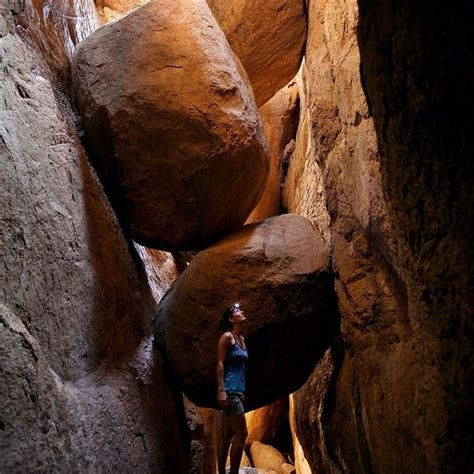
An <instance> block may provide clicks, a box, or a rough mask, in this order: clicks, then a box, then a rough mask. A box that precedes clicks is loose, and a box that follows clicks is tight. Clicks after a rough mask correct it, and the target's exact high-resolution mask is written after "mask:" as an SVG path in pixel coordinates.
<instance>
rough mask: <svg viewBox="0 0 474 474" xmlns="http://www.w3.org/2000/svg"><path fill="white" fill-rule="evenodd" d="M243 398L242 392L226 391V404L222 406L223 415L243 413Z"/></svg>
mask: <svg viewBox="0 0 474 474" xmlns="http://www.w3.org/2000/svg"><path fill="white" fill-rule="evenodd" d="M243 398H244V395H243V393H235V392H228V393H227V405H226V406H225V408H224V413H225V415H226V416H236V415H241V414H242V413H245V409H244V404H243V402H242V399H243Z"/></svg>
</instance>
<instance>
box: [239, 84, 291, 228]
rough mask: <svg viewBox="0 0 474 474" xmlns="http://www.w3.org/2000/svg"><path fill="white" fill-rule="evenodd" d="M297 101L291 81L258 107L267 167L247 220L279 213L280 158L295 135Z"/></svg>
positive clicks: (248, 221) (259, 218)
mask: <svg viewBox="0 0 474 474" xmlns="http://www.w3.org/2000/svg"><path fill="white" fill-rule="evenodd" d="M298 105H299V98H298V87H297V85H296V82H293V81H292V82H290V83H289V84H287V85H286V86H285V87H283V89H281V90H279V91H278V92H277V93H276V94H275V95H274V96H273V97H272V98H271V99H270V100H269V101H268V102H267V103H266V104H265V105H263V106H262V107H260V109H259V110H260V115H261V117H262V123H263V129H264V130H265V134H266V136H267V139H268V147H269V152H270V170H269V172H268V177H267V181H266V183H265V188H264V190H263V192H262V195H261V197H260V200H259V201H258V203H257V205H256V206H255V209H254V210H253V211H252V213H251V214H250V216H249V217H248V219H247V222H246V223H247V224H252V223H254V222H261V221H263V220H264V219H266V218H267V217H271V216H275V215H277V214H279V213H280V210H281V186H282V177H283V160H284V158H285V153H287V151H288V147H287V145H288V144H289V142H290V141H291V140H292V139H293V138H294V137H295V136H296V129H297V127H298V115H299V107H298Z"/></svg>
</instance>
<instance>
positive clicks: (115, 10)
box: [95, 0, 150, 23]
mask: <svg viewBox="0 0 474 474" xmlns="http://www.w3.org/2000/svg"><path fill="white" fill-rule="evenodd" d="M149 1H150V0H95V6H96V8H97V12H98V14H99V17H100V20H101V22H102V23H108V22H109V21H114V20H117V19H118V18H120V17H121V16H123V15H125V14H126V13H128V12H129V11H130V10H133V9H134V8H138V7H139V6H140V5H143V4H144V3H148V2H149Z"/></svg>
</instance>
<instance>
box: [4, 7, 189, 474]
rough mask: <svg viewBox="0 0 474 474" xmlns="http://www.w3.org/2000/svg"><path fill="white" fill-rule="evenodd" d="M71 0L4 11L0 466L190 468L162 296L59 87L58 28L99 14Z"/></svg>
mask: <svg viewBox="0 0 474 474" xmlns="http://www.w3.org/2000/svg"><path fill="white" fill-rule="evenodd" d="M8 3H10V6H12V8H11V9H5V10H3V7H4V5H5V4H7V5H8ZM64 3H66V2H59V1H58V2H50V1H45V2H44V3H43V4H42V5H40V2H35V5H34V8H35V11H37V12H41V13H43V14H45V15H46V13H47V12H48V11H49V15H47V17H48V18H46V21H42V20H41V17H38V18H37V17H36V16H34V17H33V18H34V19H32V20H31V23H28V24H24V23H23V21H24V18H25V15H26V13H25V11H21V8H25V10H28V12H31V11H32V10H31V9H32V8H33V6H32V4H31V3H30V2H29V1H25V2H3V3H2V5H1V7H0V8H2V12H1V13H2V14H1V15H0V29H1V30H2V38H1V40H0V56H1V57H2V71H1V73H0V74H1V76H2V77H1V82H2V100H1V101H0V116H1V117H2V120H0V132H1V136H2V140H0V154H1V156H2V167H1V169H0V175H1V176H0V187H1V189H2V205H1V206H0V221H1V224H0V225H1V228H2V232H1V234H0V247H1V248H2V289H1V300H2V301H1V302H0V387H1V388H0V406H1V413H0V419H1V421H0V425H1V442H0V444H1V455H0V459H1V461H0V464H1V468H0V470H2V471H5V472H74V471H77V472H106V471H114V472H129V471H131V470H137V471H140V472H150V471H153V472H179V471H181V472H185V471H186V468H187V451H188V446H187V445H186V438H184V437H181V436H182V429H181V428H182V426H180V419H181V416H182V409H181V407H180V405H179V403H177V400H176V397H175V393H174V392H173V390H172V389H171V388H170V387H171V384H170V381H169V380H168V379H167V377H166V375H165V371H164V368H163V363H162V360H161V359H160V357H159V356H158V355H157V353H156V352H155V351H153V346H152V338H151V317H152V314H153V311H154V308H155V305H156V303H155V301H154V299H153V297H152V294H151V291H150V288H149V286H148V284H147V281H146V276H145V274H144V272H143V268H142V265H141V263H140V262H139V259H138V258H137V256H136V255H135V254H134V252H133V250H132V251H131V250H130V249H131V246H130V245H129V243H128V242H127V241H126V239H125V238H124V236H123V234H122V232H121V229H120V226H119V225H118V222H117V219H116V217H115V214H114V212H113V210H112V208H111V206H110V204H109V202H108V200H107V197H106V195H105V194H104V192H103V189H102V186H101V184H100V182H99V180H98V179H97V176H96V174H95V172H94V170H93V168H92V167H91V165H90V163H89V162H88V160H87V157H86V155H85V153H84V150H83V148H82V145H81V142H80V139H79V136H78V134H77V132H76V128H75V126H74V122H73V120H72V114H71V110H70V108H69V107H68V103H69V102H68V98H67V97H66V96H65V95H64V94H63V93H62V92H61V89H60V88H59V87H58V84H60V83H61V80H60V79H61V77H62V74H61V73H60V72H59V70H58V69H57V67H56V66H57V65H58V64H59V63H61V64H62V61H66V63H65V64H67V57H68V54H67V52H66V51H64V50H61V44H62V41H63V39H64V38H65V36H63V33H64V31H63V29H62V28H63V26H64V24H65V23H67V24H69V27H70V31H69V34H71V35H72V34H73V33H72V32H74V31H76V29H77V30H80V29H81V24H82V26H83V25H86V24H89V22H92V21H93V18H89V17H87V16H84V17H77V18H66V19H64V22H65V23H63V21H56V20H58V19H59V18H60V12H61V11H63V10H61V7H63V6H64ZM75 3H76V4H77V6H79V5H83V4H82V2H75ZM13 4H14V5H13ZM13 7H14V8H13ZM17 9H18V10H17ZM17 14H21V16H22V18H21V21H22V24H23V25H24V27H23V28H22V29H21V35H20V34H18V31H19V30H20V28H18V25H17V23H18V21H19V19H18V17H16V15H17ZM66 20H67V21H66ZM36 21H37V22H38V23H36ZM74 22H77V23H78V24H77V25H75V26H74ZM30 27H31V29H30ZM38 28H39V29H38ZM55 28H58V30H56V29H55ZM39 31H41V32H42V33H41V34H43V33H44V34H45V36H44V37H42V40H43V41H47V43H43V42H41V43H39V44H38V43H37V41H40V40H39V38H38V34H39V33H38V32H39ZM66 37H68V36H66ZM72 44H73V43H71V42H70V41H69V40H67V41H66V44H64V45H63V47H66V45H67V46H71V45H72ZM47 45H49V47H46V46H47ZM58 51H59V52H60V54H59V53H58ZM48 54H49V55H50V56H48ZM57 61H59V62H57ZM3 276H5V277H6V278H3Z"/></svg>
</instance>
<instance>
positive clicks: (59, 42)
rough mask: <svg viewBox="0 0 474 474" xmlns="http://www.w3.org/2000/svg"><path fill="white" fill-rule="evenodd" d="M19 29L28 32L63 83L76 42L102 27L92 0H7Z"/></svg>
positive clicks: (8, 9)
mask: <svg viewBox="0 0 474 474" xmlns="http://www.w3.org/2000/svg"><path fill="white" fill-rule="evenodd" d="M2 4H3V6H4V7H5V12H8V11H9V12H11V13H13V14H14V15H15V16H16V18H15V22H16V23H17V24H18V25H19V29H20V31H26V32H27V36H28V38H30V39H31V40H32V41H33V42H34V44H35V46H36V47H37V48H38V49H39V50H40V51H41V53H42V54H43V57H44V59H45V61H46V62H47V63H48V66H49V67H50V68H51V70H52V72H53V73H54V75H55V76H56V78H58V79H59V81H60V82H63V81H65V80H66V78H67V76H68V74H69V61H70V59H71V57H72V55H73V53H74V49H75V47H76V45H77V43H79V42H81V41H82V40H83V39H84V38H86V37H87V36H88V35H90V34H91V33H92V32H93V31H94V30H95V29H97V28H98V27H99V18H98V16H97V13H96V9H95V8H94V1H93V0H50V1H48V2H45V1H44V0H26V1H19V0H5V1H4V2H2Z"/></svg>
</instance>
